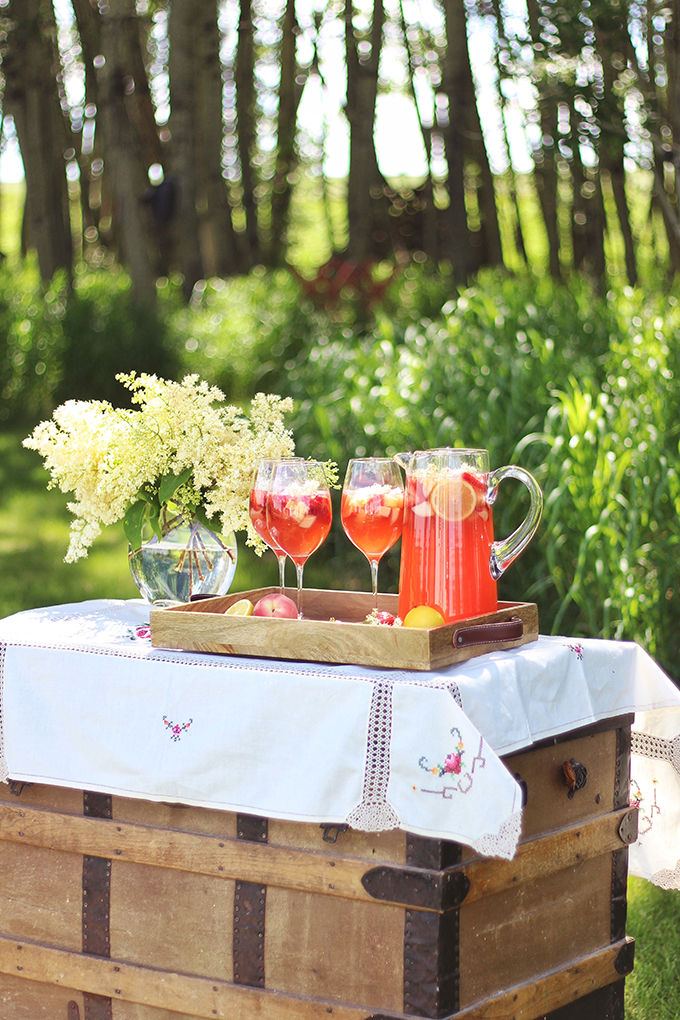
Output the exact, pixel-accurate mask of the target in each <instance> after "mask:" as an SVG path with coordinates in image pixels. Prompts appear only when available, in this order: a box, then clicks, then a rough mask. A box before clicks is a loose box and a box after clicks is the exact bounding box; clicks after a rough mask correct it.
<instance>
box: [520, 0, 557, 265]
mask: <svg viewBox="0 0 680 1020" xmlns="http://www.w3.org/2000/svg"><path fill="white" fill-rule="evenodd" d="M527 12H528V14H529V27H530V31H531V38H532V40H533V41H534V42H538V38H539V18H540V16H541V12H540V10H539V7H538V3H537V0H527ZM539 108H540V118H541V145H540V147H539V148H538V149H537V150H535V151H534V154H533V158H534V179H535V182H536V190H537V192H538V200H539V202H540V204H541V212H542V214H543V223H544V225H545V230H546V234H547V235H548V266H549V270H550V275H551V276H552V277H553V278H554V279H556V280H559V279H560V278H561V275H562V272H561V267H560V235H559V229H558V225H557V168H556V166H555V145H556V142H557V111H556V108H555V104H554V102H552V101H551V100H546V99H544V98H542V97H539Z"/></svg>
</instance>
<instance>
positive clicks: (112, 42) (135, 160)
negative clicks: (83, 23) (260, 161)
mask: <svg viewBox="0 0 680 1020" xmlns="http://www.w3.org/2000/svg"><path fill="white" fill-rule="evenodd" d="M134 17H135V13H134V0H109V3H108V7H106V8H103V13H102V15H101V19H102V20H101V45H102V53H103V56H104V57H105V63H104V64H103V66H102V67H101V68H100V69H99V71H98V83H97V84H98V94H99V106H100V114H101V124H102V134H103V136H104V152H105V166H106V170H105V172H106V178H107V181H108V186H109V188H110V193H111V199H112V204H113V210H112V211H113V215H114V217H115V222H116V230H117V235H118V237H119V239H120V247H121V255H122V259H123V262H124V263H125V265H127V267H128V269H129V271H130V276H131V278H132V286H133V292H134V296H135V299H136V300H137V301H139V302H141V303H144V304H148V305H153V304H154V303H155V300H156V283H155V274H154V272H153V259H152V256H151V251H150V248H151V245H152V241H151V238H152V231H151V225H150V221H149V214H148V211H147V210H146V209H145V206H144V204H143V203H144V197H145V195H146V193H147V190H148V177H147V167H146V166H145V164H144V160H143V156H142V145H141V142H140V139H139V137H138V135H137V133H136V131H135V127H134V124H133V123H131V121H130V117H129V116H128V110H127V108H126V103H125V98H126V97H125V90H126V83H129V82H130V81H131V66H132V61H131V59H130V53H129V51H128V44H129V33H128V32H126V30H125V26H126V22H127V21H128V19H131V18H134Z"/></svg>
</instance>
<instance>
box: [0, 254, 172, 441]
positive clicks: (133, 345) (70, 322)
mask: <svg viewBox="0 0 680 1020" xmlns="http://www.w3.org/2000/svg"><path fill="white" fill-rule="evenodd" d="M168 307H169V301H168V302H167V304H166V307H165V308H164V309H163V311H162V312H159V313H156V312H154V311H152V310H149V309H144V308H139V307H137V306H135V305H134V304H133V302H132V301H131V297H130V282H129V279H128V277H127V276H126V274H125V273H123V272H120V271H116V270H110V271H107V272H106V273H83V274H81V275H79V276H78V277H77V278H76V281H75V285H74V289H73V290H72V291H71V292H70V293H69V291H68V289H67V287H66V281H65V280H64V279H63V278H61V277H60V276H56V277H55V278H54V280H53V281H52V284H51V286H50V287H49V288H47V289H45V288H43V287H42V286H41V284H40V278H39V274H38V272H37V269H36V267H35V266H34V265H33V264H32V263H31V262H30V261H27V262H25V263H21V264H11V265H10V263H9V262H5V263H3V265H2V266H0V398H1V399H0V427H3V426H4V427H7V426H20V427H29V426H31V425H33V424H35V422H37V421H39V420H40V419H41V418H45V417H49V415H50V414H51V412H52V410H53V409H54V407H55V406H56V405H57V404H60V403H62V402H63V401H65V400H71V399H78V400H89V399H97V400H110V401H111V403H114V404H121V403H125V402H126V401H127V394H126V391H125V390H124V389H123V388H122V386H120V384H119V383H117V382H116V380H115V375H116V373H117V372H127V371H130V370H132V369H134V370H136V371H137V372H145V371H146V372H155V373H157V374H160V375H166V376H170V377H172V376H174V375H175V374H176V373H177V372H178V371H179V361H178V358H177V356H176V353H175V351H176V350H177V348H178V344H177V342H174V341H173V339H172V326H171V323H170V319H169V315H168Z"/></svg>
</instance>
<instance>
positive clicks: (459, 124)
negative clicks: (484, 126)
mask: <svg viewBox="0 0 680 1020" xmlns="http://www.w3.org/2000/svg"><path fill="white" fill-rule="evenodd" d="M443 7H444V12H445V17H446V61H445V64H444V74H443V77H442V88H443V91H444V93H445V94H446V96H447V98H448V101H449V115H448V124H447V125H446V126H445V127H444V128H443V131H442V133H443V135H444V150H445V153H446V162H447V164H448V169H449V176H448V182H447V190H448V194H449V207H448V209H447V215H446V219H447V228H448V229H447V239H446V254H447V256H448V258H449V261H450V262H451V271H452V273H453V277H454V279H455V280H456V281H457V282H459V283H463V282H465V281H466V280H467V278H468V276H469V275H470V273H472V272H473V271H474V266H475V257H474V252H473V251H472V246H471V245H470V232H469V229H468V217H467V208H466V205H465V138H464V129H465V98H464V97H465V86H466V66H467V67H468V69H469V62H468V53H467V30H466V25H465V8H464V6H463V5H462V4H461V3H460V0H444V3H443Z"/></svg>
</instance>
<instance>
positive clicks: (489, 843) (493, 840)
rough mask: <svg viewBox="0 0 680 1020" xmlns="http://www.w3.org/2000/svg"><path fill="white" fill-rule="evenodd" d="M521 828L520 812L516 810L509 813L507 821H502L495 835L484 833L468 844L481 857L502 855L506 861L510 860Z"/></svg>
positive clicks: (513, 854)
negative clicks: (511, 813)
mask: <svg viewBox="0 0 680 1020" xmlns="http://www.w3.org/2000/svg"><path fill="white" fill-rule="evenodd" d="M521 829H522V812H521V811H516V812H515V813H514V815H510V817H509V818H508V819H507V821H505V822H503V824H502V825H501V827H500V829H499V830H498V834H497V835H494V834H493V833H490V832H489V833H486V835H484V836H482V838H481V839H478V840H476V841H475V842H474V843H471V844H470V846H471V847H472V849H473V850H474V851H475V852H476V853H478V854H481V856H482V857H502V858H503V859H504V860H506V861H511V860H512V858H513V857H514V856H515V853H516V852H517V843H518V841H519V837H520V832H521Z"/></svg>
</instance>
